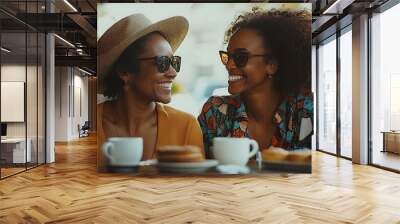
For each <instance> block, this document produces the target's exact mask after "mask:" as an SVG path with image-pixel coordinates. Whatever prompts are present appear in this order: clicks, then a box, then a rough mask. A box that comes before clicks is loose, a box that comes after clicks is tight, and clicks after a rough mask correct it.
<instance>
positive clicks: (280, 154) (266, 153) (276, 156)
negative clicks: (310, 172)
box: [261, 147, 289, 161]
mask: <svg viewBox="0 0 400 224" xmlns="http://www.w3.org/2000/svg"><path fill="white" fill-rule="evenodd" d="M261 153H262V158H263V160H266V161H284V160H285V159H286V157H287V156H288V154H289V153H288V151H286V150H284V149H282V148H273V147H271V148H269V149H265V150H263V151H262V152H261Z"/></svg>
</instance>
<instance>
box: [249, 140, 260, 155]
mask: <svg viewBox="0 0 400 224" xmlns="http://www.w3.org/2000/svg"><path fill="white" fill-rule="evenodd" d="M250 145H251V146H252V147H251V148H252V150H251V152H250V155H249V158H251V157H253V156H254V155H255V154H256V153H257V152H258V143H257V141H256V140H254V139H250Z"/></svg>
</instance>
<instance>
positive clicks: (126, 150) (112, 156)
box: [102, 137, 143, 166]
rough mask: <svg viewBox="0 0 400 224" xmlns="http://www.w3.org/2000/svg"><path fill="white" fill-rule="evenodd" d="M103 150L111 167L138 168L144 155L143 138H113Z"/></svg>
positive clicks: (105, 144)
mask: <svg viewBox="0 0 400 224" xmlns="http://www.w3.org/2000/svg"><path fill="white" fill-rule="evenodd" d="M102 150H103V153H104V155H105V156H106V157H107V158H108V159H109V160H110V165H111V166H137V165H138V164H139V162H140V160H141V159H142V155H143V138H140V137H112V138H109V139H108V141H107V142H106V143H104V144H103V145H102Z"/></svg>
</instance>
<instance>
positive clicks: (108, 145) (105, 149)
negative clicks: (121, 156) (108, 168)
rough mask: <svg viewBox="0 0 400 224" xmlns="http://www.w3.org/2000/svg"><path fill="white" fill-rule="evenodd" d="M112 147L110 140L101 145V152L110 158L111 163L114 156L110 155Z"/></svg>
mask: <svg viewBox="0 0 400 224" xmlns="http://www.w3.org/2000/svg"><path fill="white" fill-rule="evenodd" d="M113 148H114V145H113V144H112V143H111V142H106V143H104V144H103V146H102V150H103V154H104V155H105V156H106V157H107V158H109V159H110V161H111V163H113V161H114V158H113V157H112V155H111V150H112V149H113Z"/></svg>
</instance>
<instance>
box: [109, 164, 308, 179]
mask: <svg viewBox="0 0 400 224" xmlns="http://www.w3.org/2000/svg"><path fill="white" fill-rule="evenodd" d="M247 167H248V168H249V169H250V172H249V173H238V174H230V173H222V172H220V171H218V170H217V169H216V167H211V168H209V169H207V170H206V171H204V172H192V171H191V170H184V169H181V170H180V171H179V172H175V171H166V170H161V169H160V168H158V167H157V165H155V164H152V165H142V166H137V167H110V166H109V167H107V169H106V170H105V172H111V173H122V174H127V175H132V176H159V175H166V176H171V175H172V176H187V175H190V176H192V175H196V176H221V175H229V176H230V175H265V174H268V173H282V172H286V173H311V163H306V164H294V163H292V164H291V163H267V162H262V164H257V162H256V161H255V160H254V161H249V163H248V165H247Z"/></svg>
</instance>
